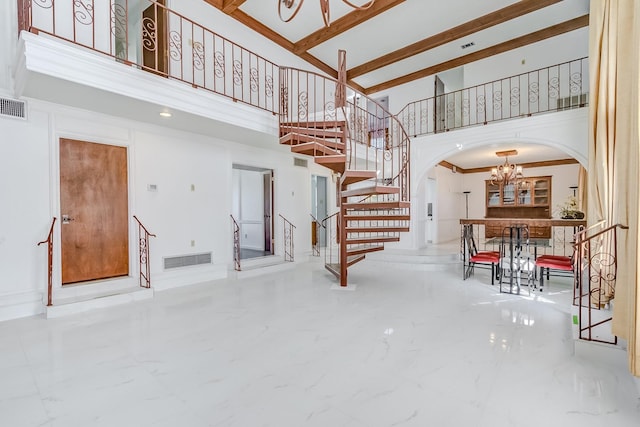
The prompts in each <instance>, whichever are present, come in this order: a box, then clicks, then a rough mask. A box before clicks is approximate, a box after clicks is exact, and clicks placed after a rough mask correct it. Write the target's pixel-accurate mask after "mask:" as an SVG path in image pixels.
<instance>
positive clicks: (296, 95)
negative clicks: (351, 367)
mask: <svg viewBox="0 0 640 427" xmlns="http://www.w3.org/2000/svg"><path fill="white" fill-rule="evenodd" d="M279 80H280V85H281V87H280V116H279V118H280V143H282V144H287V145H290V146H291V151H292V152H294V153H297V154H304V155H310V156H313V157H314V159H315V162H316V163H318V164H321V165H323V166H326V167H328V168H329V169H331V170H333V171H334V172H335V173H337V174H339V176H340V182H339V185H338V191H339V194H338V200H339V204H340V209H339V212H338V214H337V216H331V217H329V218H328V219H327V220H325V221H323V225H326V227H327V230H331V231H330V232H329V233H328V234H330V235H331V234H332V233H333V228H334V224H333V221H334V219H335V227H336V230H337V234H336V245H337V247H338V248H339V250H338V260H337V262H336V260H335V259H333V258H334V257H333V252H332V250H333V245H332V244H330V243H328V244H327V252H328V253H329V254H330V255H329V259H328V260H326V262H325V266H326V267H327V269H328V270H329V271H331V272H332V273H334V274H335V275H336V276H338V277H339V279H340V285H341V286H346V285H347V268H348V267H349V266H350V265H352V264H353V263H355V262H358V261H360V260H362V259H363V258H364V254H366V253H368V252H373V251H377V250H382V249H383V248H384V243H386V242H392V241H398V240H399V233H400V232H401V231H408V218H409V216H408V215H409V185H410V183H409V176H410V173H409V172H410V171H409V164H410V163H409V148H410V147H409V145H410V139H409V136H408V135H407V133H406V132H405V131H404V128H403V126H402V124H401V123H400V122H399V121H398V120H397V119H396V118H395V117H394V116H393V115H392V114H391V113H390V112H389V111H387V110H386V109H385V108H384V107H383V106H381V105H380V104H378V103H377V102H376V101H375V100H373V99H370V98H368V97H367V96H366V95H365V94H363V93H360V92H358V91H357V90H354V89H352V88H350V87H347V86H346V85H345V84H344V82H343V81H341V80H337V79H332V78H328V77H325V76H322V75H320V74H317V73H314V72H309V71H305V70H299V69H294V68H288V67H280V79H279ZM399 213H402V214H404V215H405V216H404V217H403V219H402V221H405V223H406V224H403V226H402V227H399V226H396V227H394V226H393V225H397V220H399V218H400V217H399V216H398V214H399ZM368 215H370V217H369V216H368ZM405 218H406V219H405ZM328 222H329V223H330V224H328ZM392 223H393V224H392Z"/></svg>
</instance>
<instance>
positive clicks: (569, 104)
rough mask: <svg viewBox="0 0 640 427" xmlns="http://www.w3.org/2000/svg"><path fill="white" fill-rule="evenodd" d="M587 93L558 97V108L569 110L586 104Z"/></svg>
mask: <svg viewBox="0 0 640 427" xmlns="http://www.w3.org/2000/svg"><path fill="white" fill-rule="evenodd" d="M588 95H589V94H588V93H583V94H581V95H573V96H566V97H564V98H558V110H559V111H561V110H570V109H572V108H580V107H584V106H585V105H587V102H588V101H589V97H588Z"/></svg>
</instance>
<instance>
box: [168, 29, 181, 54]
mask: <svg viewBox="0 0 640 427" xmlns="http://www.w3.org/2000/svg"><path fill="white" fill-rule="evenodd" d="M169 56H170V57H171V59H173V60H174V61H182V36H181V35H180V33H178V32H177V31H171V32H170V33H169Z"/></svg>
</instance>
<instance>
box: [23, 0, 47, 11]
mask: <svg viewBox="0 0 640 427" xmlns="http://www.w3.org/2000/svg"><path fill="white" fill-rule="evenodd" d="M28 3H32V4H35V5H36V6H38V7H41V8H43V9H51V8H52V7H53V0H31V1H28V2H27V7H28Z"/></svg>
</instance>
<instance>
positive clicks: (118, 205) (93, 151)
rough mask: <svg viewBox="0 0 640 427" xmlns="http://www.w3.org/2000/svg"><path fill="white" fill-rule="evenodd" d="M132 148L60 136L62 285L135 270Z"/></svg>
mask: <svg viewBox="0 0 640 427" xmlns="http://www.w3.org/2000/svg"><path fill="white" fill-rule="evenodd" d="M127 181H128V180H127V149H126V148H125V147H116V146H113V145H105V144H95V143H91V142H84V141H76V140H71V139H60V214H61V221H60V222H61V225H60V234H61V241H62V251H61V252H62V284H63V285H65V284H69V283H77V282H84V281H88V280H96V279H104V278H108V277H118V276H126V275H128V274H129V231H128V220H127V219H128V195H127V189H128V186H127Z"/></svg>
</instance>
